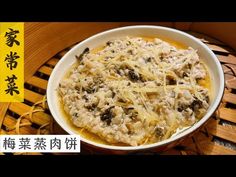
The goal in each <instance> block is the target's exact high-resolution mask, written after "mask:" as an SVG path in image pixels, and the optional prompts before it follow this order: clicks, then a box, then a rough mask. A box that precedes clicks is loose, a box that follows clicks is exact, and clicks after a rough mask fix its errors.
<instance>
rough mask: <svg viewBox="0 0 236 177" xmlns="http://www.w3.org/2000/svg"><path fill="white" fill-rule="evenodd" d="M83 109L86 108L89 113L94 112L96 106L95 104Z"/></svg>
mask: <svg viewBox="0 0 236 177" xmlns="http://www.w3.org/2000/svg"><path fill="white" fill-rule="evenodd" d="M85 108H87V109H88V110H89V111H94V109H95V108H96V105H95V104H92V105H88V106H85Z"/></svg>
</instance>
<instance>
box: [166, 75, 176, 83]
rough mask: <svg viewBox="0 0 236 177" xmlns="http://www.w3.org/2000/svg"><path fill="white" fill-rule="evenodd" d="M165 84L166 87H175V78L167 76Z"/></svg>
mask: <svg viewBox="0 0 236 177" xmlns="http://www.w3.org/2000/svg"><path fill="white" fill-rule="evenodd" d="M166 84H167V85H176V80H175V78H173V77H171V76H167V77H166Z"/></svg>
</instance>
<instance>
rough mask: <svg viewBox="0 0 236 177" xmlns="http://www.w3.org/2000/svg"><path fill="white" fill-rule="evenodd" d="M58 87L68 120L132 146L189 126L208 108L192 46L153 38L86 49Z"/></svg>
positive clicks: (203, 71) (203, 75)
mask: <svg viewBox="0 0 236 177" xmlns="http://www.w3.org/2000/svg"><path fill="white" fill-rule="evenodd" d="M75 60H76V62H77V64H76V66H74V67H73V68H72V69H71V71H70V73H69V75H68V77H65V78H64V79H62V80H61V82H60V84H59V87H58V92H59V95H60V98H61V102H62V104H63V107H64V110H65V111H66V112H67V113H68V114H69V115H70V117H71V121H72V123H73V124H74V125H75V126H77V127H80V128H84V129H86V130H88V131H89V132H92V133H94V134H96V135H98V136H99V137H100V138H102V139H103V140H105V141H107V142H109V143H125V144H128V145H131V146H137V145H142V144H147V143H154V142H158V141H161V140H164V139H167V138H169V137H170V136H171V135H172V134H173V133H175V132H176V130H177V129H181V128H183V127H186V126H191V125H193V124H194V123H195V122H196V121H198V120H199V119H200V118H202V117H203V116H204V114H205V113H206V111H207V109H208V107H209V90H208V89H207V88H205V87H203V86H201V85H200V84H199V81H200V80H203V79H205V78H206V77H207V75H208V73H207V70H206V68H205V67H204V65H203V63H202V62H201V61H200V59H199V56H198V54H197V51H196V50H194V49H192V48H188V49H177V48H175V47H174V46H172V45H170V44H169V43H167V42H164V41H162V40H160V39H158V38H155V39H154V40H153V41H146V40H144V39H143V38H139V37H134V38H129V37H125V38H121V39H115V40H111V41H108V42H107V43H106V44H105V45H104V47H103V48H102V49H101V50H99V51H97V52H91V51H90V50H89V48H86V49H85V50H84V52H83V53H82V54H78V55H77V56H75Z"/></svg>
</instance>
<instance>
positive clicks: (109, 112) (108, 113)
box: [100, 106, 115, 125]
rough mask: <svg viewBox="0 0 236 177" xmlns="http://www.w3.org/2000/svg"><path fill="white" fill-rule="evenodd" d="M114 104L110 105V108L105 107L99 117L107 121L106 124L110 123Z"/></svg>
mask: <svg viewBox="0 0 236 177" xmlns="http://www.w3.org/2000/svg"><path fill="white" fill-rule="evenodd" d="M114 107H115V106H111V107H110V108H108V109H106V110H105V111H104V112H103V113H102V114H101V115H100V118H101V120H102V121H105V122H106V123H107V125H110V124H111V119H112V117H113V113H112V109H113V108H114Z"/></svg>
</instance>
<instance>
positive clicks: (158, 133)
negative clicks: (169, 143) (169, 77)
mask: <svg viewBox="0 0 236 177" xmlns="http://www.w3.org/2000/svg"><path fill="white" fill-rule="evenodd" d="M155 134H156V136H158V137H162V136H163V135H164V129H163V128H160V127H156V128H155Z"/></svg>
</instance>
